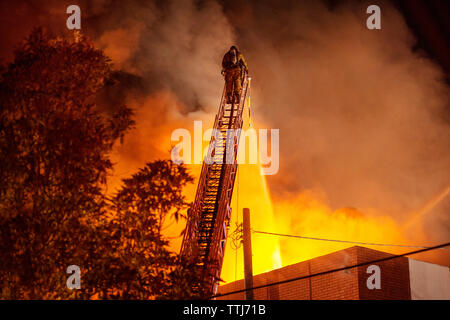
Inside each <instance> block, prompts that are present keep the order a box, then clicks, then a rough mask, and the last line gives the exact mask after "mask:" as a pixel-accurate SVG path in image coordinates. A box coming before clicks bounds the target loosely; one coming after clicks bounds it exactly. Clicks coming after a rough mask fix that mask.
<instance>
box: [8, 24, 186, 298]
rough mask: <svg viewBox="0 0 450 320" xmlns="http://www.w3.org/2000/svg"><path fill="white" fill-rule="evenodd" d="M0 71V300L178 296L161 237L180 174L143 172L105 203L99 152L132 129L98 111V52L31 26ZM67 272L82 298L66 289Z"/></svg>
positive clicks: (123, 119) (182, 281) (178, 198)
mask: <svg viewBox="0 0 450 320" xmlns="http://www.w3.org/2000/svg"><path fill="white" fill-rule="evenodd" d="M1 70H2V74H1V76H0V163H1V169H0V288H1V289H0V298H3V299H55V298H82V299H89V298H100V299H102V298H103V299H104V298H136V299H148V298H155V297H158V296H163V297H164V296H167V294H166V293H165V292H164V290H166V289H167V288H169V287H173V286H174V285H181V286H187V287H188V286H189V285H188V283H189V280H188V279H186V278H185V277H184V278H183V277H182V276H180V270H183V268H184V266H183V264H182V263H179V261H178V257H177V256H176V255H175V254H174V253H172V252H170V251H169V250H168V247H167V245H168V242H167V240H166V239H165V238H164V236H163V234H162V233H161V231H162V228H163V225H164V219H165V218H166V217H167V215H169V214H174V215H175V216H178V215H179V214H180V213H181V212H183V210H185V209H186V207H187V205H188V204H187V202H186V199H185V198H184V197H183V195H182V189H183V187H184V186H185V185H186V183H189V182H192V177H191V176H190V175H189V173H188V172H187V171H186V169H185V168H184V167H183V166H181V165H175V164H173V163H171V162H170V161H156V162H153V163H149V164H147V165H146V166H145V167H144V168H143V169H141V170H139V172H138V173H136V174H135V175H133V176H132V177H131V178H130V179H126V180H124V181H123V182H124V186H123V187H122V189H121V190H119V191H118V193H117V194H116V195H114V197H113V198H112V199H108V198H107V197H106V194H105V184H106V177H107V175H108V173H109V172H110V171H111V170H112V163H111V161H110V159H109V153H110V151H111V149H112V147H113V145H114V143H116V142H117V140H120V139H122V138H123V136H124V135H125V134H126V132H127V131H128V130H129V129H131V128H132V126H133V124H134V122H133V120H132V116H133V113H132V111H131V110H130V109H129V108H128V107H126V106H119V107H116V108H115V109H116V110H117V112H116V113H114V114H112V115H106V114H104V113H102V112H100V111H98V110H97V108H96V104H95V97H96V95H97V94H98V92H99V90H101V89H102V88H103V86H104V84H105V81H106V80H107V79H108V77H109V76H110V74H111V64H110V61H109V59H108V58H107V57H106V56H105V55H104V54H103V52H102V51H100V50H97V49H95V48H94V46H93V45H92V44H91V43H90V42H89V41H88V40H87V39H85V38H84V37H82V36H79V37H77V38H76V39H74V40H67V39H59V38H54V37H52V36H51V35H49V34H48V33H46V32H45V31H43V30H42V29H36V30H34V31H33V32H32V33H31V35H30V36H29V37H28V38H27V39H26V40H25V41H24V42H23V44H22V45H21V46H20V47H19V49H18V50H17V51H16V52H15V59H14V61H13V62H12V63H11V64H9V65H8V66H5V67H4V68H2V69H1ZM72 264H74V265H78V266H80V268H81V271H82V277H81V282H82V288H81V290H69V289H68V288H67V287H66V279H67V277H68V275H67V274H66V268H67V267H68V266H69V265H72ZM167 290H169V289H167ZM172 292H173V290H172ZM188 296H189V294H188ZM171 297H173V298H177V296H176V295H172V296H171ZM178 297H181V298H183V297H186V293H184V296H178Z"/></svg>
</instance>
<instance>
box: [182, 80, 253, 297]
mask: <svg viewBox="0 0 450 320" xmlns="http://www.w3.org/2000/svg"><path fill="white" fill-rule="evenodd" d="M241 77H242V92H241V95H240V97H239V99H238V102H237V103H235V99H234V97H233V102H232V103H231V104H230V103H227V101H226V100H227V99H226V90H225V88H224V90H223V93H222V98H221V101H220V106H219V111H218V113H217V115H216V118H215V121H214V127H213V133H212V135H211V141H210V144H209V147H208V153H207V155H206V156H205V158H204V159H203V165H202V171H201V174H200V179H199V182H198V187H197V193H196V196H195V201H194V203H193V205H192V207H191V208H190V210H189V214H188V221H187V225H186V230H185V233H184V238H183V242H182V245H181V256H182V257H184V258H188V259H189V258H195V261H196V264H197V266H198V267H199V270H200V272H201V278H202V279H203V281H202V283H196V284H194V289H195V287H197V288H198V287H199V286H202V288H203V292H205V291H206V294H207V295H213V294H215V293H216V292H217V288H218V285H219V280H220V273H221V270H222V263H223V258H224V254H225V245H226V240H227V233H228V229H229V225H230V218H231V207H230V205H231V197H232V194H233V187H234V181H235V177H236V171H237V161H236V158H237V151H238V148H239V139H240V134H241V130H242V122H243V119H242V114H243V109H244V104H245V100H246V96H247V93H248V90H249V78H248V76H247V73H246V72H242V74H241Z"/></svg>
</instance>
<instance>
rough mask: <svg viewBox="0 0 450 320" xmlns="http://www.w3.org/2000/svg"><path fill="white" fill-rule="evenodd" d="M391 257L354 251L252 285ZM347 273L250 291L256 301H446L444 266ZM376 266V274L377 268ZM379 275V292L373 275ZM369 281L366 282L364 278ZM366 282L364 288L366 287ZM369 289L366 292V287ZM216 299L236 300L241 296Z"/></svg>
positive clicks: (402, 263) (407, 263)
mask: <svg viewBox="0 0 450 320" xmlns="http://www.w3.org/2000/svg"><path fill="white" fill-rule="evenodd" d="M389 256H392V254H389V253H385V252H381V251H377V250H373V249H368V248H364V247H359V246H354V247H351V248H347V249H344V250H341V251H337V252H334V253H331V254H327V255H324V256H321V257H317V258H314V259H311V260H307V261H303V262H299V263H296V264H293V265H290V266H286V267H283V268H280V269H276V270H272V271H270V272H266V273H262V274H259V275H255V276H254V277H253V285H254V286H260V285H264V284H268V283H273V282H277V281H283V280H287V279H292V278H296V277H302V276H307V275H310V274H316V273H320V272H323V271H327V270H331V269H337V268H342V267H346V266H351V265H355V264H359V263H365V262H369V261H373V260H377V259H382V258H386V257H389ZM374 265H375V267H371V268H370V269H369V270H368V267H369V266H370V265H365V266H360V267H357V268H351V269H347V270H343V271H338V272H333V273H329V274H325V275H320V276H314V277H310V278H306V279H302V280H296V281H292V282H288V283H284V284H280V285H275V286H270V287H264V288H260V289H256V290H254V298H255V299H256V300H310V299H311V300H377V299H391V300H410V299H446V300H449V299H450V274H449V268H448V267H446V266H441V265H436V264H431V263H427V262H423V261H418V260H414V259H410V258H407V257H399V258H395V259H391V260H387V261H383V262H380V263H376V264H374ZM377 267H379V269H378V268H377ZM374 269H378V274H379V277H378V279H379V288H378V286H375V287H373V285H374V284H376V282H377V281H376V273H377V270H374ZM369 278H370V279H369ZM368 283H369V285H368ZM368 286H370V287H372V288H371V289H369V287H368ZM243 288H244V280H238V281H235V282H232V283H228V284H225V285H222V286H220V287H219V289H218V293H219V294H220V293H222V294H223V293H227V292H231V291H235V290H240V289H243ZM218 299H223V300H241V299H244V293H243V292H241V293H236V294H231V295H228V296H224V297H219V298H218Z"/></svg>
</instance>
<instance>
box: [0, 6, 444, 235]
mask: <svg viewBox="0 0 450 320" xmlns="http://www.w3.org/2000/svg"><path fill="white" fill-rule="evenodd" d="M38 3H39V4H38ZM330 3H333V5H330ZM70 4H72V3H70ZM369 4H371V3H368V2H363V3H361V2H356V1H354V2H353V1H347V2H342V3H340V4H337V3H336V2H335V1H331V2H330V1H324V2H320V1H286V2H284V3H282V2H279V1H264V0H260V1H253V2H243V1H231V2H226V3H225V2H222V1H193V0H190V1H139V0H134V1H126V2H125V1H113V0H110V1H107V0H104V1H81V2H80V7H81V9H82V14H83V20H82V29H83V31H84V32H85V33H87V34H88V35H90V36H91V37H92V38H93V39H94V41H95V42H96V44H97V45H98V46H99V47H101V48H103V49H104V50H105V52H106V53H107V54H108V55H109V56H110V57H111V58H112V60H113V62H114V63H115V66H116V68H117V69H120V70H121V71H122V72H123V76H122V77H119V80H120V81H119V82H120V85H119V86H118V87H114V88H111V91H112V92H109V93H108V94H109V95H114V96H117V95H122V96H123V97H122V98H123V100H124V101H126V102H127V103H128V104H129V105H130V106H131V107H134V108H135V109H136V113H137V115H138V117H137V128H136V130H135V132H134V134H132V135H130V136H129V137H127V138H126V139H125V144H124V145H123V146H120V147H118V149H117V151H116V154H115V161H116V162H117V163H118V168H119V170H118V173H119V174H120V173H121V172H125V173H126V172H129V171H131V172H132V171H133V170H132V169H131V168H137V167H139V166H141V165H142V164H143V163H145V162H146V161H149V160H151V159H153V158H156V157H166V158H167V157H169V148H170V133H171V130H173V129H175V128H178V127H180V126H181V127H183V126H184V127H186V128H188V129H190V128H191V127H192V120H194V119H210V120H208V121H210V122H211V121H212V120H213V119H212V117H213V114H214V112H215V110H216V108H217V105H218V103H219V96H220V93H221V90H222V85H223V82H222V81H223V80H222V79H221V76H220V68H221V67H220V60H221V58H222V55H223V54H224V52H225V51H226V50H227V49H228V48H229V46H230V45H231V44H233V43H237V45H238V47H239V48H240V49H241V50H242V51H243V53H244V55H245V57H246V60H247V62H248V65H249V69H250V73H251V76H252V77H253V81H252V83H253V89H254V91H253V101H252V104H253V107H254V121H255V123H256V125H257V126H259V127H268V128H279V129H280V143H281V149H280V152H281V155H280V172H279V173H278V174H277V175H276V176H273V177H270V178H269V187H270V190H271V193H272V196H273V198H274V199H273V200H274V202H275V203H276V202H277V201H289V199H291V198H295V197H296V196H297V195H298V194H300V193H302V192H304V191H305V190H309V189H313V190H320V191H321V192H323V193H324V194H326V196H327V201H328V204H329V206H330V207H331V208H333V209H338V208H341V207H348V206H351V207H356V208H360V209H362V210H363V211H364V210H366V209H368V211H370V212H374V214H376V213H377V212H381V213H383V214H388V215H390V216H392V217H393V218H394V219H395V220H397V222H399V223H404V222H405V221H408V219H410V218H411V216H412V215H414V213H415V212H418V211H420V210H421V208H422V207H423V206H425V205H426V204H427V202H428V201H429V200H430V199H432V198H433V197H435V196H436V195H437V194H438V193H439V192H441V191H442V190H444V189H445V188H446V187H448V185H449V184H450V170H449V167H450V148H449V145H450V126H449V122H448V119H449V117H448V114H449V91H448V86H447V85H446V84H445V83H444V81H443V74H442V70H441V69H440V68H439V66H438V65H436V64H435V63H433V62H432V61H431V60H429V59H427V58H426V56H425V54H424V53H422V52H420V51H419V52H418V51H416V50H413V48H414V45H415V42H416V40H415V38H414V36H413V35H412V33H411V31H410V30H409V29H408V27H407V26H406V24H405V22H404V19H403V18H402V16H401V14H400V13H399V12H398V11H397V10H396V9H395V8H394V7H393V6H392V5H391V4H390V3H389V2H379V5H380V7H381V11H382V29H381V30H376V31H373V30H368V29H367V28H366V19H367V14H366V13H365V11H366V8H367V6H368V5H369ZM67 5H68V3H64V2H63V1H50V2H48V4H47V5H44V6H42V5H41V4H40V2H38V1H22V3H21V4H13V3H12V2H11V3H9V4H6V2H4V3H2V4H1V6H2V7H1V9H2V10H1V14H2V20H1V23H2V25H1V27H2V28H0V29H1V30H3V31H2V37H3V36H4V41H5V43H4V44H5V46H4V47H3V48H2V52H1V57H3V58H5V59H7V58H10V56H11V52H10V50H11V47H12V44H13V40H14V41H16V40H17V39H19V38H22V37H24V36H25V35H26V33H27V32H28V31H29V29H30V27H31V26H33V25H36V24H42V25H46V24H49V25H48V27H49V28H51V29H53V30H55V31H57V32H67V31H64V26H65V19H66V17H67V15H66V14H65V8H66V7H67ZM14 16H15V17H16V18H15V19H12V18H8V17H14ZM18 21H21V24H19V22H18ZM5 30H16V32H15V34H14V37H12V36H11V35H8V34H7V32H5ZM8 50H9V51H8ZM119 90H120V94H119V93H117V91H119ZM445 119H447V120H445ZM449 205H450V204H449V199H448V197H447V198H446V199H444V200H443V201H442V202H441V203H439V204H437V205H436V206H435V207H434V208H432V209H430V211H429V212H428V214H427V215H425V216H424V217H425V221H424V224H423V225H424V227H425V232H426V235H427V239H426V240H427V242H429V243H436V242H442V241H446V240H448V236H449V234H450V223H449V219H448V214H446V212H448V207H449ZM446 209H447V210H446ZM276 214H277V213H276V212H275V215H276ZM292 214H293V215H295V213H292ZM294 220H295V219H294ZM412 240H414V238H412Z"/></svg>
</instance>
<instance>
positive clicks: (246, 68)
mask: <svg viewBox="0 0 450 320" xmlns="http://www.w3.org/2000/svg"><path fill="white" fill-rule="evenodd" d="M240 60H241V65H242V66H243V67H244V69H245V72H247V73H248V67H247V62H245V59H244V55H242V54H241V56H240Z"/></svg>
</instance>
